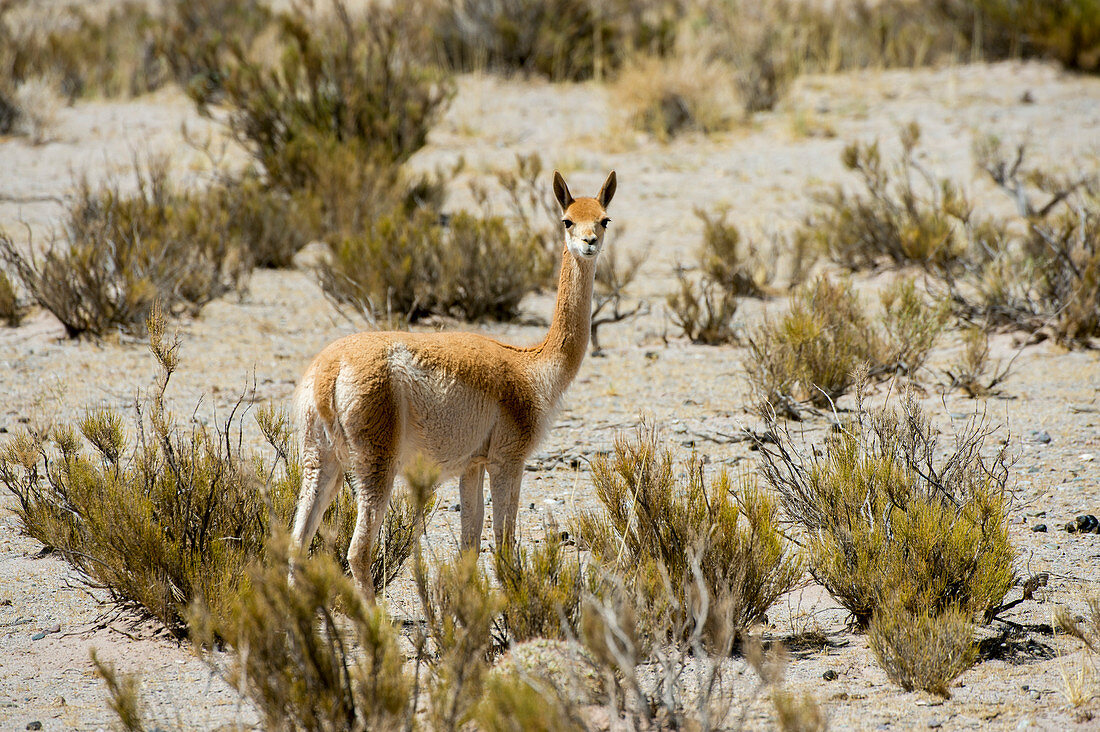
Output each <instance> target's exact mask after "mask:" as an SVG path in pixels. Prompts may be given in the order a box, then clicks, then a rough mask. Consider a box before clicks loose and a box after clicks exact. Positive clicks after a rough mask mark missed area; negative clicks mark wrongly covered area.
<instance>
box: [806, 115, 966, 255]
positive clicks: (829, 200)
mask: <svg viewBox="0 0 1100 732" xmlns="http://www.w3.org/2000/svg"><path fill="white" fill-rule="evenodd" d="M900 139H901V155H900V156H899V157H898V159H897V160H896V161H895V162H893V163H886V162H884V161H883V159H882V152H881V151H880V149H879V144H878V142H877V141H876V142H872V143H869V144H864V143H858V142H857V143H852V144H850V145H848V146H847V147H846V148H845V149H844V152H843V155H842V156H841V160H842V162H843V163H844V166H845V167H846V168H848V169H849V170H851V171H853V172H854V173H856V174H857V175H858V177H859V181H860V184H861V186H862V188H863V191H862V192H861V193H858V194H852V193H849V192H848V191H846V190H845V189H844V188H843V187H841V186H839V185H838V186H836V187H834V188H833V189H832V190H830V191H824V192H822V193H820V194H818V196H817V198H818V203H819V209H818V211H817V212H816V213H815V214H812V215H811V216H810V217H809V218H808V219H807V220H806V222H805V223H804V225H803V233H802V235H804V236H806V237H808V238H809V239H810V240H811V241H815V242H816V243H817V245H818V246H819V247H820V249H821V250H822V251H824V252H825V253H826V254H827V255H828V256H829V257H830V258H831V259H832V260H833V261H835V262H836V263H838V264H840V265H843V266H845V267H848V268H850V269H860V268H864V267H873V266H876V265H879V264H881V263H882V262H883V261H888V262H891V263H892V264H896V265H904V264H918V265H921V266H922V267H925V268H927V269H931V270H935V271H942V270H944V269H950V268H952V267H954V266H956V264H957V261H958V260H959V258H960V257H962V256H963V255H964V254H965V250H966V244H967V241H966V237H965V236H964V233H965V231H964V229H965V225H966V223H967V222H968V220H969V217H970V203H969V202H968V201H967V200H966V198H965V196H964V195H963V193H962V192H961V191H960V190H959V188H958V187H957V186H956V185H955V184H954V183H952V182H951V181H950V180H947V179H938V178H936V177H935V176H934V175H933V174H932V173H930V172H929V171H927V170H925V168H924V167H923V166H922V165H921V163H919V162H918V161H917V157H916V150H917V145H918V144H919V142H920V128H919V127H918V126H917V125H916V123H910V124H909V125H907V126H904V127H902V128H901V131H900Z"/></svg>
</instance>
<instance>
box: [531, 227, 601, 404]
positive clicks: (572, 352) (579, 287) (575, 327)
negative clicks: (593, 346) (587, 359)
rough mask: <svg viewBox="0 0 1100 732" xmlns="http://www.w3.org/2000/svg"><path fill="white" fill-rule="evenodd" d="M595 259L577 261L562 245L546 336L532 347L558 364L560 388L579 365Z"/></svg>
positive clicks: (585, 343)
mask: <svg viewBox="0 0 1100 732" xmlns="http://www.w3.org/2000/svg"><path fill="white" fill-rule="evenodd" d="M595 277H596V260H595V259H592V260H585V261H579V260H578V259H577V258H576V257H574V256H573V253H572V252H570V251H569V248H568V247H566V248H565V251H564V252H563V253H562V258H561V276H560V277H559V279H558V301H557V303H556V304H555V305H554V320H553V321H552V322H551V323H550V332H549V333H547V334H546V340H544V341H543V342H542V344H541V345H540V346H539V347H538V348H537V349H536V351H537V353H538V357H539V358H540V359H541V360H544V361H550V362H552V363H554V364H555V366H557V367H558V368H560V369H561V370H560V372H559V375H558V378H557V379H556V381H557V382H558V385H559V388H561V389H564V388H565V387H566V385H568V384H569V382H570V381H572V380H573V377H574V376H576V375H577V370H578V369H580V367H581V361H582V360H583V359H584V352H585V351H586V350H587V349H588V336H589V334H590V332H591V328H592V284H593V281H594V280H595Z"/></svg>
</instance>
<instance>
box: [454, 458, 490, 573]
mask: <svg viewBox="0 0 1100 732" xmlns="http://www.w3.org/2000/svg"><path fill="white" fill-rule="evenodd" d="M484 484H485V467H484V466H483V465H482V464H481V463H476V464H472V465H470V466H469V467H468V468H466V471H465V472H464V473H463V474H462V477H461V478H459V479H458V498H459V503H460V506H459V507H460V508H461V509H462V550H463V551H465V550H467V549H473V550H475V551H480V550H481V528H482V527H483V526H484V525H485V491H484Z"/></svg>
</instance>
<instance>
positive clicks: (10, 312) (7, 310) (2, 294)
mask: <svg viewBox="0 0 1100 732" xmlns="http://www.w3.org/2000/svg"><path fill="white" fill-rule="evenodd" d="M0 236H2V235H0ZM23 315H24V308H23V306H22V305H21V304H20V303H19V295H18V294H16V292H15V287H14V286H13V285H12V283H11V278H9V277H8V273H7V272H5V271H3V270H0V320H3V321H4V323H6V324H7V325H8V326H9V327H12V328H14V327H16V326H17V325H19V323H21V322H22V321H23Z"/></svg>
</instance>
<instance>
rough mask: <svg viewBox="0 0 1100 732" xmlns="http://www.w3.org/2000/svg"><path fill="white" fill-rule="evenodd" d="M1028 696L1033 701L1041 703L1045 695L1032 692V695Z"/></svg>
mask: <svg viewBox="0 0 1100 732" xmlns="http://www.w3.org/2000/svg"><path fill="white" fill-rule="evenodd" d="M1028 696H1030V697H1031V699H1032V701H1039V700H1040V699H1042V698H1043V695H1042V694H1040V693H1039V692H1037V691H1033V692H1031V693H1030V694H1028Z"/></svg>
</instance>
